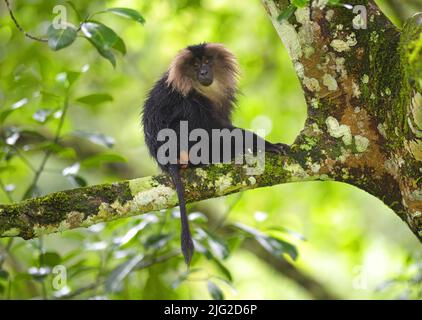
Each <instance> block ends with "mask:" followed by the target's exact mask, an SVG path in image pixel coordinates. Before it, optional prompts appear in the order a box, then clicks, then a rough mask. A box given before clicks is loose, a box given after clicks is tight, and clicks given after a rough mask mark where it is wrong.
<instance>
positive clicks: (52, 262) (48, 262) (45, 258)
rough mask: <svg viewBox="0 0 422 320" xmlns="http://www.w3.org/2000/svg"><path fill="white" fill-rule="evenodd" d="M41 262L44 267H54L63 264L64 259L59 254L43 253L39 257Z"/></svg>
mask: <svg viewBox="0 0 422 320" xmlns="http://www.w3.org/2000/svg"><path fill="white" fill-rule="evenodd" d="M39 259H40V261H42V262H43V265H45V266H49V267H54V266H57V265H59V264H60V263H61V261H62V259H61V258H60V255H59V254H58V253H57V252H45V253H42V254H41V255H40V257H39Z"/></svg>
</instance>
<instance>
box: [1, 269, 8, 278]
mask: <svg viewBox="0 0 422 320" xmlns="http://www.w3.org/2000/svg"><path fill="white" fill-rule="evenodd" d="M0 279H5V280H7V279H9V272H7V271H6V270H4V269H0Z"/></svg>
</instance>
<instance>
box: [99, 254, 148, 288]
mask: <svg viewBox="0 0 422 320" xmlns="http://www.w3.org/2000/svg"><path fill="white" fill-rule="evenodd" d="M143 258H144V257H143V256H142V255H137V256H134V257H133V258H131V259H130V260H128V261H125V262H124V263H122V264H120V265H119V266H118V267H117V268H116V269H114V270H113V271H112V272H111V273H110V275H109V277H108V278H107V280H106V284H105V288H106V291H107V292H116V291H119V290H120V288H121V283H122V281H123V280H124V279H125V278H126V277H127V276H128V275H129V274H130V272H131V271H132V270H133V269H134V268H135V267H136V265H137V264H138V263H139V262H141V260H142V259H143Z"/></svg>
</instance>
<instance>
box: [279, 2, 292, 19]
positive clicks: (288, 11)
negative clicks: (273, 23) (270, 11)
mask: <svg viewBox="0 0 422 320" xmlns="http://www.w3.org/2000/svg"><path fill="white" fill-rule="evenodd" d="M296 9H297V8H296V6H294V5H293V4H291V5H289V6H288V7H287V8H286V9H284V10H283V11H282V12H281V13H280V15H279V16H278V17H277V20H278V22H283V21H285V20H289V18H290V17H291V16H292V15H293V13H294V12H295V11H296Z"/></svg>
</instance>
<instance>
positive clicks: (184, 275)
mask: <svg viewBox="0 0 422 320" xmlns="http://www.w3.org/2000/svg"><path fill="white" fill-rule="evenodd" d="M199 271H201V269H199V268H192V269H188V270H186V271H184V272H182V273H181V274H180V275H179V276H178V277H177V279H176V280H175V281H173V283H172V284H171V287H172V288H173V289H176V288H177V287H178V286H180V284H181V283H182V282H183V281H185V280H186V279H187V278H188V277H189V276H190V275H191V274H192V273H196V272H199Z"/></svg>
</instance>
